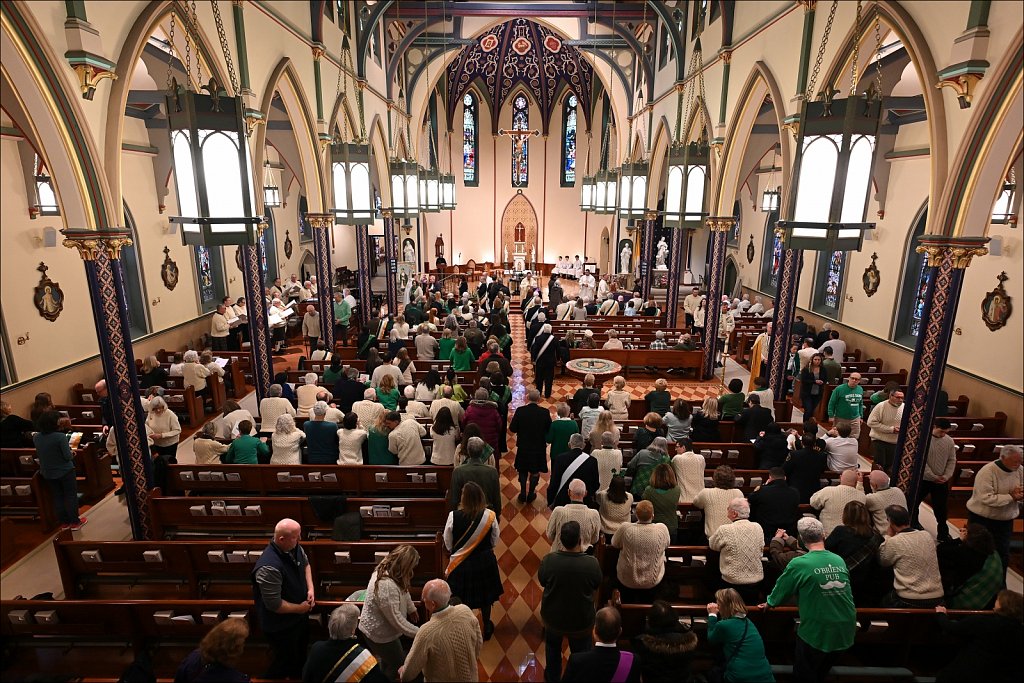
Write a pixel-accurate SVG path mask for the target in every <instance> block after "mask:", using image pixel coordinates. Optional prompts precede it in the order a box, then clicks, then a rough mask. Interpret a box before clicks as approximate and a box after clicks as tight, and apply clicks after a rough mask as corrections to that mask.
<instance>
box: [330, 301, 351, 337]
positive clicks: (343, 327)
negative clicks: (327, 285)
mask: <svg viewBox="0 0 1024 683" xmlns="http://www.w3.org/2000/svg"><path fill="white" fill-rule="evenodd" d="M351 319H352V307H351V306H349V305H348V302H347V301H345V297H344V296H342V294H341V292H335V294H334V336H335V338H338V337H340V338H341V343H342V345H343V346H348V326H349V321H351ZM331 350H332V351H333V350H334V349H331Z"/></svg>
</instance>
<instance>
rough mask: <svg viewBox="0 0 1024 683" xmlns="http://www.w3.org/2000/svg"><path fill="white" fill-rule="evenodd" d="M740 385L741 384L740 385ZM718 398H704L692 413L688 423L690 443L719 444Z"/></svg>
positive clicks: (720, 439)
mask: <svg viewBox="0 0 1024 683" xmlns="http://www.w3.org/2000/svg"><path fill="white" fill-rule="evenodd" d="M741 384H742V383H741ZM719 410H720V406H719V401H718V398H717V397H715V396H711V395H708V396H705V397H704V401H703V403H701V406H700V408H698V409H697V410H695V411H694V412H693V419H692V421H691V423H690V442H691V443H720V442H721V441H722V434H721V432H720V431H719V429H718V423H719V420H720V419H721V412H719Z"/></svg>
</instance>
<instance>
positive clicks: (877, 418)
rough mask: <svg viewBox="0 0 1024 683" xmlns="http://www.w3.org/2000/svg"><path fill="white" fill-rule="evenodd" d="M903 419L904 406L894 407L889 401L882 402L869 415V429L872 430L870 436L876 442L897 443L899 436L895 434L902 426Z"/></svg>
mask: <svg viewBox="0 0 1024 683" xmlns="http://www.w3.org/2000/svg"><path fill="white" fill-rule="evenodd" d="M902 419H903V404H902V403H901V404H900V405H898V406H894V405H893V404H891V403H889V402H888V401H882V402H881V403H879V404H878V405H877V406H875V407H874V408H873V409H872V410H871V414H870V415H868V427H870V428H871V433H870V434H869V436H870V437H871V438H872V439H874V440H875V441H884V442H885V443H896V440H897V439H898V438H899V434H898V433H897V432H894V431H893V429H896V428H897V427H899V426H900V420H902Z"/></svg>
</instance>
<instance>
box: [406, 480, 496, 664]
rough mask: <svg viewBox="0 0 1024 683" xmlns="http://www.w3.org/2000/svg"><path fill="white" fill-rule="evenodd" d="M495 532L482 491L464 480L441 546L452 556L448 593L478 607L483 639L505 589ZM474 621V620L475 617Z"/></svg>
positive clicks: (490, 628) (487, 637)
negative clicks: (496, 553)
mask: <svg viewBox="0 0 1024 683" xmlns="http://www.w3.org/2000/svg"><path fill="white" fill-rule="evenodd" d="M498 533H499V530H498V516H497V515H496V514H495V513H494V511H493V510H491V509H489V508H488V507H487V498H486V497H485V496H484V490H483V489H482V488H480V485H479V484H477V483H476V482H473V481H469V482H466V484H465V486H463V487H462V493H461V495H460V497H459V507H458V509H456V510H453V511H452V512H449V513H448V521H447V522H445V525H444V533H443V538H444V547H445V549H446V550H447V551H448V552H449V553H450V555H451V557H450V559H449V560H448V567H447V568H446V569H445V577H447V579H448V582H449V585H450V586H451V592H452V593H454V594H455V595H457V596H458V597H459V599H460V600H461V601H462V604H463V605H465V606H467V607H468V608H469V609H478V610H480V616H481V617H483V621H484V640H490V639H491V636H492V635H493V634H494V622H493V621H491V605H493V604H494V602H495V601H497V600H498V598H500V597H501V596H502V594H503V593H504V592H505V589H504V587H503V586H502V584H501V574H500V573H499V571H498V561H497V559H496V558H495V557H494V547H495V546H496V545H497V544H498ZM424 590H425V589H424ZM446 604H447V601H446ZM473 623H474V624H475V623H476V621H475V619H474V622H473ZM477 631H478V632H479V628H477ZM417 637H418V636H417ZM413 650H415V643H414V644H413ZM411 656H412V653H411V652H410V657H411ZM474 673H475V671H474ZM443 680H451V679H443Z"/></svg>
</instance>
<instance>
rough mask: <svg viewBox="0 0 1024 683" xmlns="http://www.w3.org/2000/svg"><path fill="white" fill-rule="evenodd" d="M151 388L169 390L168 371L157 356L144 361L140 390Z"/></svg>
mask: <svg viewBox="0 0 1024 683" xmlns="http://www.w3.org/2000/svg"><path fill="white" fill-rule="evenodd" d="M150 387H164V388H167V370H166V368H164V366H163V365H161V364H160V361H159V360H158V359H157V357H156V356H146V360H144V361H142V374H141V375H139V389H148V388H150Z"/></svg>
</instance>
